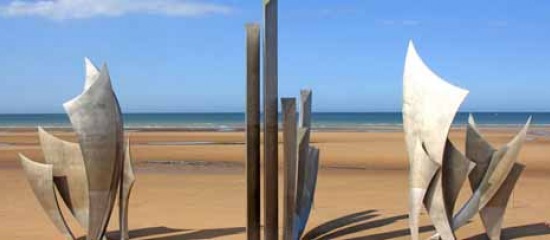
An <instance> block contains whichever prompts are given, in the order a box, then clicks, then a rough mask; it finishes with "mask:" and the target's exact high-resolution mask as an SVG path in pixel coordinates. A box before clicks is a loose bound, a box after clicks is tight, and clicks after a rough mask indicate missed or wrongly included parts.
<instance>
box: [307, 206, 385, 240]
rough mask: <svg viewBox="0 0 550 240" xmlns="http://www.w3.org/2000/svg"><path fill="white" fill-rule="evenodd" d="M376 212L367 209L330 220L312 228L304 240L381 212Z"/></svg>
mask: <svg viewBox="0 0 550 240" xmlns="http://www.w3.org/2000/svg"><path fill="white" fill-rule="evenodd" d="M374 213H376V210H367V211H362V212H357V213H352V214H349V215H346V216H343V217H339V218H336V219H334V220H330V221H328V222H325V223H323V224H321V225H319V226H317V227H315V228H313V229H311V230H310V231H309V232H307V233H306V234H305V235H304V237H303V238H302V239H303V240H313V239H316V238H318V237H321V236H323V235H325V234H327V233H329V232H332V231H334V230H336V229H339V228H342V227H345V226H349V225H352V224H355V223H358V222H362V221H366V220H369V219H371V218H374V217H377V216H379V214H374Z"/></svg>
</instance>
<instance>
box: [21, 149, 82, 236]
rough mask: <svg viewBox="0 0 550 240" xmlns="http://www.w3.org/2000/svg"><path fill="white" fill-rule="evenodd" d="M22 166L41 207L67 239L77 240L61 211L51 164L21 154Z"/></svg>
mask: <svg viewBox="0 0 550 240" xmlns="http://www.w3.org/2000/svg"><path fill="white" fill-rule="evenodd" d="M19 158H20V160H21V165H22V166H23V170H24V171H25V174H26V176H27V180H28V181H29V184H30V185H31V188H32V191H33V192H34V195H35V196H36V198H37V199H38V202H40V205H41V206H42V208H43V209H44V211H45V212H46V214H47V215H48V217H49V218H50V220H51V221H52V223H53V224H54V225H55V227H56V228H57V229H58V230H59V231H60V232H61V233H62V234H63V235H64V236H65V239H70V240H72V239H75V237H74V235H73V233H72V232H71V230H70V229H69V226H68V225H67V222H66V221H65V218H63V215H62V213H61V210H60V209H59V205H58V202H57V197H56V194H55V187H54V182H53V179H54V170H53V166H52V165H51V164H43V163H38V162H34V161H32V160H30V159H28V158H27V157H25V156H23V155H22V154H19Z"/></svg>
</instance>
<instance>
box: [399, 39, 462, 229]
mask: <svg viewBox="0 0 550 240" xmlns="http://www.w3.org/2000/svg"><path fill="white" fill-rule="evenodd" d="M467 94H468V91H467V90H464V89H461V88H458V87H456V86H453V85H451V84H449V83H447V82H446V81H444V80H443V79H442V78H440V77H439V76H437V75H436V74H435V73H433V72H432V71H431V70H430V69H429V68H428V67H427V66H426V64H425V63H424V62H423V61H422V59H421V58H420V57H419V56H418V54H417V52H416V50H415V47H414V44H413V43H412V42H410V43H409V48H408V52H407V56H406V60H405V69H404V74H403V127H404V131H405V141H406V144H407V152H408V158H409V165H410V175H409V189H410V196H409V212H410V213H409V228H410V231H411V238H412V239H413V240H417V239H418V238H419V233H418V228H419V215H420V211H421V209H422V202H423V201H424V198H425V196H426V193H427V191H428V188H429V187H430V183H432V179H433V180H434V181H433V184H435V185H434V186H433V187H435V188H434V189H433V192H431V195H430V196H429V202H430V203H433V204H431V205H433V206H434V207H435V204H437V206H439V207H437V209H432V211H430V216H432V219H433V220H434V222H433V223H434V225H435V227H436V229H437V231H438V232H439V233H441V234H442V238H443V239H455V237H454V233H453V231H452V229H451V227H450V222H449V219H450V218H451V216H448V214H447V210H446V209H447V207H445V198H444V194H443V191H442V186H441V184H443V180H442V178H441V173H440V171H441V170H440V169H441V167H442V164H443V155H444V151H445V145H446V142H447V135H448V132H449V128H450V126H451V124H452V121H453V119H454V116H455V114H456V112H457V110H458V107H459V106H460V104H461V103H462V101H463V100H464V98H465V97H466V95H467ZM438 172H439V173H438ZM434 177H435V179H434Z"/></svg>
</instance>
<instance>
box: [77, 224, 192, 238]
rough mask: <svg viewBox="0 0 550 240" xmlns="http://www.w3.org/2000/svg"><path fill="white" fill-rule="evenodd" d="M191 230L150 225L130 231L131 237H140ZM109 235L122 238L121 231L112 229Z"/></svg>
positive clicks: (107, 234) (109, 236)
mask: <svg viewBox="0 0 550 240" xmlns="http://www.w3.org/2000/svg"><path fill="white" fill-rule="evenodd" d="M186 231H189V230H188V229H176V228H169V227H164V226H162V227H148V228H138V229H133V230H130V231H129V232H128V234H129V235H130V238H140V237H148V236H154V235H161V234H170V233H177V232H186ZM105 235H106V236H107V239H120V232H119V231H110V232H107V233H106V234H105ZM77 240H86V236H82V237H79V238H77Z"/></svg>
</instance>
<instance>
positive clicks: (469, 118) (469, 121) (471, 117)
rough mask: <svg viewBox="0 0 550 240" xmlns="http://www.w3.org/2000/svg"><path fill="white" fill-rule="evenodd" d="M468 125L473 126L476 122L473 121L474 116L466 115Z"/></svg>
mask: <svg viewBox="0 0 550 240" xmlns="http://www.w3.org/2000/svg"><path fill="white" fill-rule="evenodd" d="M468 124H470V125H472V126H475V125H476V121H475V120H474V115H473V114H472V113H470V114H468Z"/></svg>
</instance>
